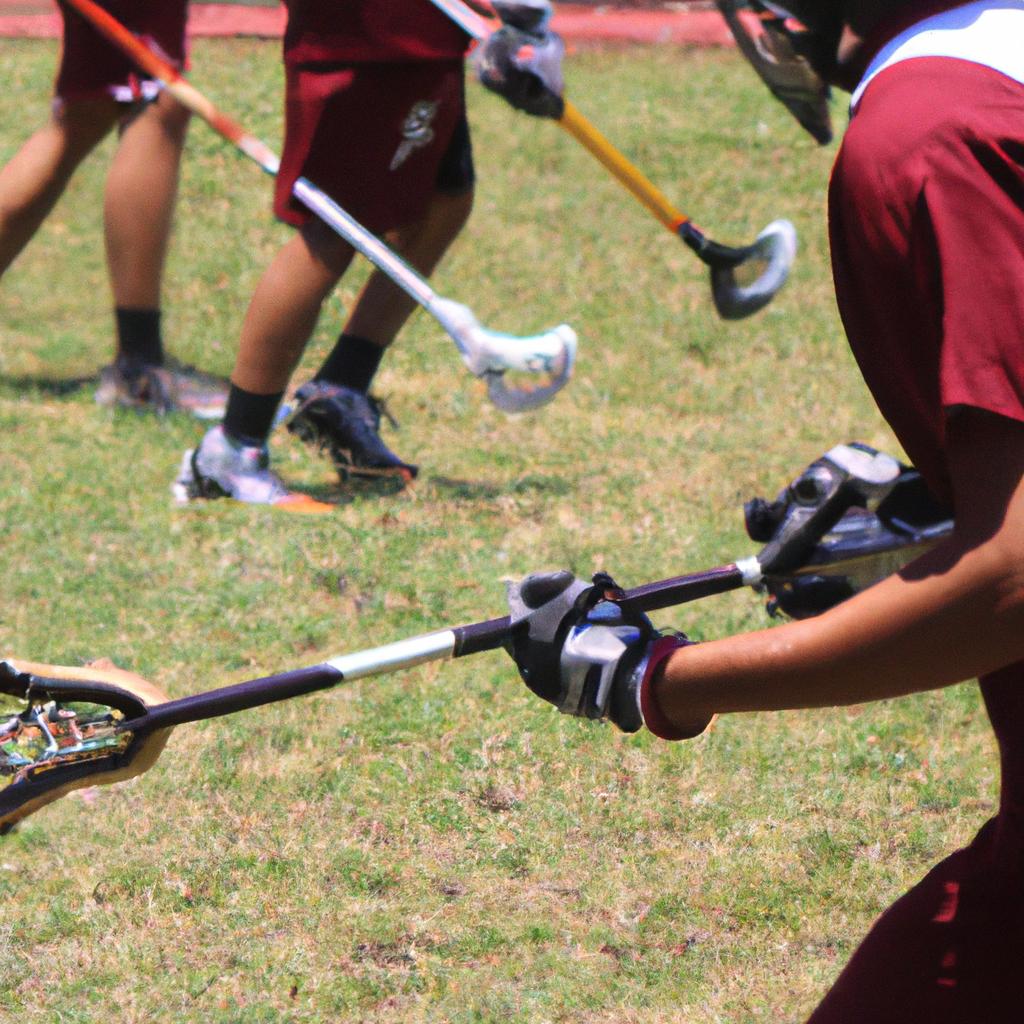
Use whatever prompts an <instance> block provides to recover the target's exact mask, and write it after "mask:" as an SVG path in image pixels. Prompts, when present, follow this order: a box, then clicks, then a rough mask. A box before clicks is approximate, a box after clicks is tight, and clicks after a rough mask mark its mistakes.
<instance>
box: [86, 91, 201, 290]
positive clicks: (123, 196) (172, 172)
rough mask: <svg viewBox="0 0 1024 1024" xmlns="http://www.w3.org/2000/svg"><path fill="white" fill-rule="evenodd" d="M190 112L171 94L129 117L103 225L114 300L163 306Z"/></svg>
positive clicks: (112, 168) (109, 186)
mask: <svg viewBox="0 0 1024 1024" xmlns="http://www.w3.org/2000/svg"><path fill="white" fill-rule="evenodd" d="M188 120H189V115H188V112H187V111H186V110H185V108H184V107H182V106H181V105H180V104H179V103H178V102H177V101H176V100H174V99H173V98H172V97H171V96H169V95H167V93H162V94H161V95H160V97H159V99H157V100H156V101H155V102H153V103H151V104H149V105H148V106H147V107H145V108H144V109H143V110H141V111H139V112H138V113H137V114H136V115H135V116H134V117H131V118H129V119H128V120H127V121H126V122H125V124H124V129H123V132H122V135H121V141H120V144H119V145H118V147H117V153H116V154H115V156H114V160H113V163H112V164H111V165H110V172H109V174H108V175H107V186H106V195H105V198H104V206H103V213H104V226H105V234H106V247H107V266H108V267H109V270H110V286H111V290H112V291H113V294H114V304H115V305H116V306H118V307H119V308H123V309H152V310H157V309H159V308H160V285H161V279H162V277H163V269H164V260H165V258H166V256H167V246H168V242H169V240H170V235H171V221H172V217H173V214H174V202H175V199H176V197H177V190H178V169H179V166H180V163H181V151H182V148H183V147H184V145H185V134H186V132H187V130H188Z"/></svg>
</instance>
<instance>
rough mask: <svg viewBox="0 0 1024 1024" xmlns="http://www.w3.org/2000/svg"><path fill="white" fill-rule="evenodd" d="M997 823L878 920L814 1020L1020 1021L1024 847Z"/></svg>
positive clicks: (878, 1023) (873, 1023)
mask: <svg viewBox="0 0 1024 1024" xmlns="http://www.w3.org/2000/svg"><path fill="white" fill-rule="evenodd" d="M999 825H1000V821H999V819H995V820H993V821H990V822H989V823H988V824H987V825H986V826H985V828H983V829H982V830H981V832H980V833H979V834H978V836H977V838H976V839H975V840H974V842H973V843H972V844H971V845H970V846H969V847H967V848H966V849H964V850H959V851H957V852H956V853H954V854H953V855H952V856H951V857H947V858H946V859H945V860H944V861H942V863H940V864H939V865H937V866H936V867H935V868H933V869H932V870H931V871H930V872H929V873H928V874H927V875H926V876H925V878H924V879H923V880H922V881H921V882H920V883H918V885H916V886H915V887H914V888H913V889H911V890H910V892H908V893H907V894H906V895H905V896H903V897H901V898H900V899H899V900H897V902H896V903H894V904H893V905H892V906H891V907H890V908H889V909H888V910H887V911H886V912H885V913H884V914H883V915H882V916H881V917H880V918H879V919H878V921H877V922H876V923H875V925H874V927H873V928H872V929H871V931H870V932H869V933H868V936H867V938H866V939H865V940H864V942H863V943H862V944H861V946H860V947H859V948H858V949H857V951H856V952H855V953H854V954H853V957H852V958H851V960H850V962H849V963H848V964H847V966H846V968H845V970H844V971H843V972H842V974H840V976H839V980H838V981H837V982H836V983H835V985H834V986H833V987H832V989H831V991H830V992H829V993H828V995H827V996H826V997H825V999H824V1000H823V1001H822V1003H821V1005H820V1006H819V1007H818V1008H817V1009H816V1010H815V1011H814V1013H813V1014H811V1016H810V1018H809V1019H808V1021H807V1024H916V1022H918V1021H920V1022H922V1024H1019V1021H1020V1020H1021V1019H1022V1017H1024V1002H1022V1000H1021V995H1020V992H1019V979H1020V975H1019V973H1018V972H1019V971H1020V965H1021V957H1022V956H1024V952H1022V951H1024V861H1022V854H1024V848H1022V847H1021V846H1020V843H1019V837H1017V840H1016V841H1015V844H1014V846H1015V848H1014V856H1015V859H1016V864H1007V863H1006V861H1007V860H1011V859H1013V858H1011V857H1004V856H1001V855H1000V852H999V851H998V848H999V847H1000V846H1001V845H1002V846H1004V847H1005V846H1006V845H1007V844H1005V843H1000V840H999Z"/></svg>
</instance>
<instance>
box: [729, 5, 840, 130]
mask: <svg viewBox="0 0 1024 1024" xmlns="http://www.w3.org/2000/svg"><path fill="white" fill-rule="evenodd" d="M715 2H716V5H717V7H718V9H719V11H720V12H721V14H722V16H723V17H724V18H725V21H726V23H727V24H728V26H729V29H730V31H731V32H732V34H733V37H734V38H735V40H736V45H737V46H738V47H739V50H740V52H741V53H742V54H743V56H744V57H745V58H746V59H747V62H748V63H749V64H750V66H751V67H752V68H753V69H754V71H756V72H757V75H758V77H759V78H760V79H761V81H762V82H764V84H765V85H767V86H768V89H769V91H770V92H771V94H772V95H773V96H774V97H775V98H776V99H777V100H778V101H779V102H780V103H781V104H782V105H783V106H784V107H785V108H786V109H787V110H788V111H789V112H790V113H791V114H792V115H793V117H795V118H796V120H797V121H798V122H799V124H800V126H801V127H802V128H803V129H804V130H805V131H806V132H807V133H808V134H809V135H811V137H812V138H813V139H814V141H815V142H817V143H818V144H819V145H822V146H823V145H825V144H827V143H829V142H831V141H832V118H831V115H830V113H829V98H830V93H829V87H828V85H827V84H826V82H825V81H824V79H823V78H822V77H821V75H820V74H819V73H818V72H817V71H816V70H815V68H814V67H813V66H812V63H811V61H810V60H809V59H808V56H807V53H808V52H809V51H810V50H812V49H815V48H817V47H818V46H819V45H820V43H819V40H818V39H817V38H816V36H815V34H814V33H811V32H809V31H808V30H807V29H806V28H804V27H803V26H801V25H798V24H797V23H796V22H795V21H794V20H793V19H792V18H791V17H789V15H788V14H787V13H786V12H784V11H783V10H782V9H781V8H775V7H774V5H769V4H762V3H760V2H758V0H715ZM748 6H749V7H751V8H753V10H754V12H756V14H754V13H751V14H748V12H742V13H741V8H743V7H748Z"/></svg>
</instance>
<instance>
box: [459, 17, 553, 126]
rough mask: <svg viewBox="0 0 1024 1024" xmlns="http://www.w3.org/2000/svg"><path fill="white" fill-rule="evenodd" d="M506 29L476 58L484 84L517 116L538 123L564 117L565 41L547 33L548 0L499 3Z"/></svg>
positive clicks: (490, 38) (480, 49)
mask: <svg viewBox="0 0 1024 1024" xmlns="http://www.w3.org/2000/svg"><path fill="white" fill-rule="evenodd" d="M494 6H495V9H496V10H497V12H498V14H499V15H500V16H501V19H502V22H503V23H504V24H503V25H502V27H501V28H500V29H498V31H497V32H494V33H493V34H492V35H490V36H488V37H487V39H486V40H484V42H483V43H482V44H481V45H480V46H479V47H478V48H477V50H476V52H475V53H474V55H473V63H474V66H475V67H476V74H477V78H479V80H480V82H481V84H482V85H483V86H484V87H485V88H487V89H490V90H491V92H496V93H497V94H498V95H499V96H502V97H504V99H505V100H507V101H508V103H509V104H511V105H512V106H513V107H515V108H516V110H523V111H525V112H526V113H527V114H532V115H533V116H534V117H550V118H554V119H555V120H556V121H557V120H558V119H559V118H560V117H561V116H562V112H563V110H564V109H565V103H564V101H563V100H562V89H563V86H564V83H563V81H562V56H563V55H564V53H565V44H564V43H563V42H562V37H561V36H559V35H558V34H557V33H556V32H552V31H550V30H549V29H548V27H547V26H548V22H549V21H550V18H551V5H550V4H548V3H547V2H546V0H519V2H505V3H500V2H499V3H496V4H495V5H494Z"/></svg>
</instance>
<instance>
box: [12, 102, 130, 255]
mask: <svg viewBox="0 0 1024 1024" xmlns="http://www.w3.org/2000/svg"><path fill="white" fill-rule="evenodd" d="M119 116H120V108H119V105H118V104H117V103H116V102H115V101H114V100H113V99H108V98H96V99H86V100H77V101H74V102H68V103H63V102H60V101H57V102H55V103H54V108H53V114H52V116H51V118H50V120H49V122H47V124H46V125H45V126H44V127H42V128H40V129H39V130H38V131H37V132H36V133H35V134H34V135H32V136H31V138H29V139H28V141H27V142H25V144H24V145H23V146H22V147H21V148H20V149H19V150H18V152H17V153H15V155H14V156H13V157H12V158H11V160H10V161H9V162H8V163H7V164H6V165H5V166H4V167H3V169H0V275H2V274H3V273H4V272H5V271H6V270H7V268H8V267H9V266H10V265H11V264H12V263H13V262H14V260H15V259H16V258H17V256H18V255H19V254H20V253H21V251H22V250H23V249H24V248H25V246H26V245H27V244H28V243H29V241H30V240H31V239H32V237H33V235H35V233H36V231H38V230H39V227H40V226H41V225H42V223H43V221H44V220H45V219H46V217H47V216H48V215H49V213H50V211H51V210H52V209H53V207H54V206H55V205H56V203H57V200H58V199H60V197H61V195H62V194H63V192H64V189H65V188H66V187H67V184H68V181H70V179H71V176H72V174H74V172H75V169H76V168H77V167H78V165H79V164H80V163H81V162H82V161H83V160H84V159H85V158H86V157H87V156H88V155H89V153H90V152H91V151H92V150H93V149H94V148H95V146H96V145H97V143H99V142H100V141H101V140H102V139H103V137H104V136H105V135H106V134H107V133H108V132H109V131H110V130H111V129H112V128H113V127H114V125H115V124H116V123H117V120H118V117H119Z"/></svg>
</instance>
